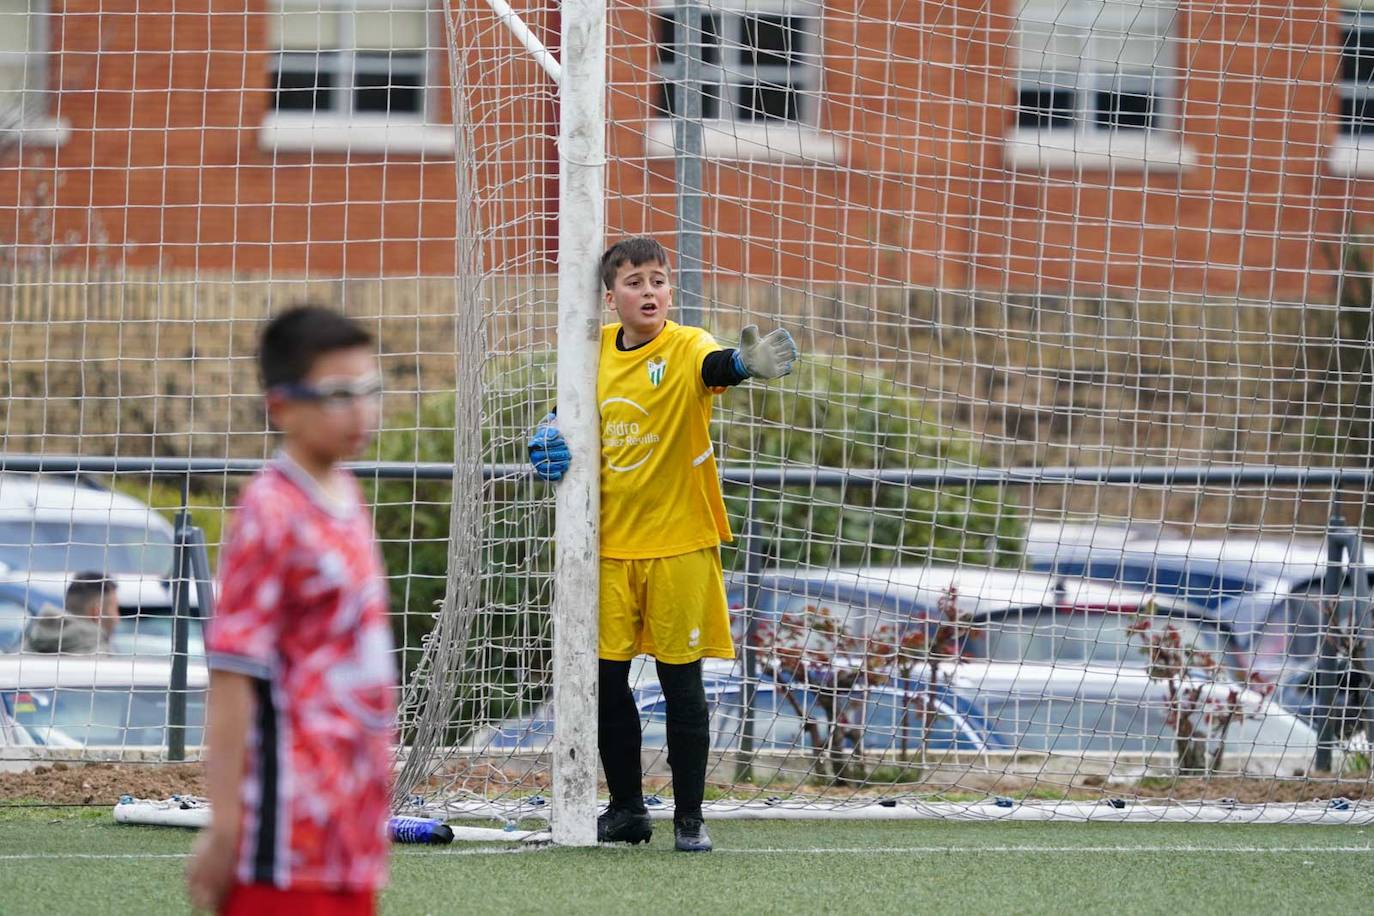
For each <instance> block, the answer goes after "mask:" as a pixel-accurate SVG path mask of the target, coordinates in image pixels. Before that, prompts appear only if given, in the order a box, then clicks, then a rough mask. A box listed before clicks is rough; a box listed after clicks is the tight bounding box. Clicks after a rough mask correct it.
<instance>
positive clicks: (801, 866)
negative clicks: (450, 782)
mask: <svg viewBox="0 0 1374 916" xmlns="http://www.w3.org/2000/svg"><path fill="white" fill-rule="evenodd" d="M711 829H712V834H713V836H714V838H715V840H716V844H717V846H718V850H717V851H716V852H715V853H712V854H710V855H696V856H690V855H684V854H681V853H675V852H673V849H672V835H671V829H670V828H668V827H667V825H662V827H661V828H660V829H659V831H658V832H657V833H656V835H655V838H654V842H653V844H652V845H651V846H649V847H648V848H645V847H643V846H640V847H636V848H614V849H612V848H603V849H521V850H517V851H511V850H509V849H505V848H499V847H498V848H491V847H473V846H470V845H461V846H460V845H454V846H450V847H439V848H417V847H399V848H397V850H396V852H395V854H394V856H393V859H392V861H393V868H392V885H391V887H390V888H389V889H388V890H387V891H386V892H385V894H384V895H383V897H382V912H383V913H384V914H387V916H420V914H426V913H549V912H556V913H557V914H558V916H572V914H578V913H595V914H607V913H663V912H674V913H683V914H686V913H710V914H735V913H804V914H810V913H849V914H854V916H859V914H868V913H914V912H923V913H929V912H938V913H987V912H994V913H1062V912H1065V911H1068V912H1110V913H1160V914H1170V916H1173V914H1178V913H1195V912H1196V913H1202V912H1206V913H1247V914H1258V913H1299V912H1302V913H1322V914H1332V913H1367V912H1370V911H1371V909H1374V904H1371V891H1372V890H1374V829H1362V828H1344V827H1283V826H1254V827H1244V826H1217V825H1196V826H1191V825H1111V824H1097V825H1082V824H1067V823H1066V824H1030V823H1013V824H996V825H994V824H968V823H954V822H949V823H939V822H884V823H852V822H851V823H845V822H838V823H837V822H834V821H828V822H786V823H784V822H757V821H755V822H740V821H716V822H714V823H713V824H712V825H711ZM191 841H192V835H191V834H190V833H188V832H184V831H180V830H175V829H167V828H156V827H126V826H119V825H116V824H115V823H114V821H113V819H112V818H111V816H110V812H109V810H108V809H104V808H101V809H72V808H30V809H15V808H0V913H3V914H5V916H10V914H29V913H34V914H39V913H42V914H53V913H72V914H80V916H105V914H116V913H118V914H126V913H138V914H143V913H148V914H154V913H184V912H187V911H188V908H187V906H186V904H185V902H184V898H183V895H182V888H181V869H182V866H183V864H184V859H185V855H186V853H187V851H188V850H189V849H190V846H191Z"/></svg>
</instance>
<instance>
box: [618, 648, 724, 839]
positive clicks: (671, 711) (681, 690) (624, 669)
mask: <svg viewBox="0 0 1374 916" xmlns="http://www.w3.org/2000/svg"><path fill="white" fill-rule="evenodd" d="M656 664H657V666H658V682H659V684H660V685H661V686H662V688H663V699H664V700H665V701H666V705H667V707H668V723H667V724H668V728H667V732H668V766H669V767H670V768H671V769H672V771H673V804H674V817H676V818H682V817H686V816H696V817H700V816H701V800H702V796H703V795H704V793H705V791H706V756H707V751H708V750H709V748H710V743H711V734H710V715H709V712H708V711H707V709H706V688H705V687H703V686H702V683H701V662H700V661H695V662H689V663H688V664H686V665H669V664H665V663H664V662H657V663H656ZM599 678H600V681H601V683H600V688H599V691H598V695H597V696H598V699H597V720H598V725H599V741H598V746H599V749H600V751H601V767H602V769H603V770H605V771H606V785H607V787H608V788H609V789H610V792H611V804H612V805H613V806H615V807H626V808H632V809H634V810H640V811H642V810H643V809H644V788H643V773H642V772H641V770H640V762H639V734H640V723H639V710H638V709H637V708H636V707H635V699H634V693H633V692H632V691H631V690H630V663H629V662H612V661H606V660H605V659H602V660H601V662H600V671H599Z"/></svg>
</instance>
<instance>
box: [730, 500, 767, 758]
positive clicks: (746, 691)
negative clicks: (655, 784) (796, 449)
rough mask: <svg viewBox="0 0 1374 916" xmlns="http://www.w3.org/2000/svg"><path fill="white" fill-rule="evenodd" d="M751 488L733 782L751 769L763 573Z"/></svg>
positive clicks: (762, 550) (762, 549)
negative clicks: (742, 658)
mask: <svg viewBox="0 0 1374 916" xmlns="http://www.w3.org/2000/svg"><path fill="white" fill-rule="evenodd" d="M754 496H755V491H754V490H753V489H752V488H751V489H750V490H749V502H748V507H749V508H748V512H747V515H746V519H747V520H746V522H745V529H744V530H745V536H744V621H745V623H744V627H745V629H744V648H743V652H744V684H743V685H742V686H741V687H740V735H739V751H740V759H739V763H738V765H737V766H736V768H735V781H736V782H746V781H748V780H751V779H752V778H753V771H754V695H755V693H756V691H755V685H756V684H757V682H758V675H759V659H758V649H757V643H758V631H759V613H758V607H759V583H760V580H761V579H762V574H763V559H764V557H763V552H764V545H763V533H762V530H761V526H760V525H759V523H758V521H757V520H756V519H755V518H754Z"/></svg>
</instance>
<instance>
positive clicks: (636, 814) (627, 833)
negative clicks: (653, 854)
mask: <svg viewBox="0 0 1374 916" xmlns="http://www.w3.org/2000/svg"><path fill="white" fill-rule="evenodd" d="M653 835H654V825H653V821H651V820H649V814H648V812H647V811H634V810H631V809H629V808H607V809H606V810H605V811H603V812H601V814H600V816H598V817H597V819H596V841H597V842H598V843H631V844H636V843H647V842H649V840H650V839H651V838H652V837H653Z"/></svg>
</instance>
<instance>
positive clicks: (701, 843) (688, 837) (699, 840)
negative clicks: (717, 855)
mask: <svg viewBox="0 0 1374 916" xmlns="http://www.w3.org/2000/svg"><path fill="white" fill-rule="evenodd" d="M673 845H674V846H675V847H676V848H677V850H678V852H710V851H711V849H712V846H711V837H710V835H709V834H708V833H707V832H706V822H705V821H703V820H702V819H701V818H700V817H692V816H688V817H684V818H683V819H682V820H675V821H673Z"/></svg>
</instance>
